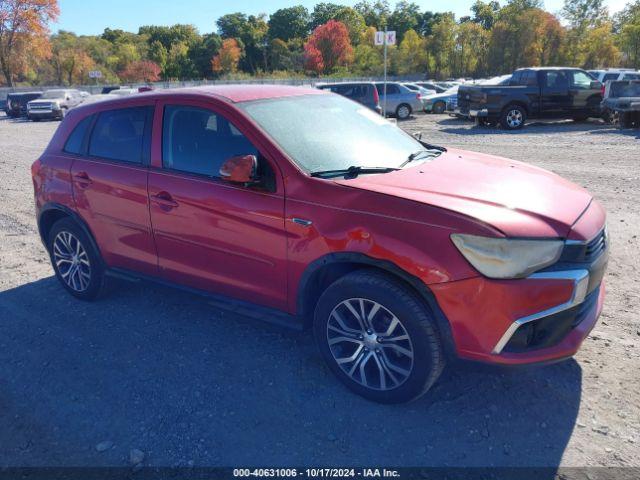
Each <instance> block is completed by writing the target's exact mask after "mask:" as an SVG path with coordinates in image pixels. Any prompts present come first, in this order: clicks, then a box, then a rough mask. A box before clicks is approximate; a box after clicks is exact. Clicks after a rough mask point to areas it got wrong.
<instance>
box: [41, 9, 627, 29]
mask: <svg viewBox="0 0 640 480" xmlns="http://www.w3.org/2000/svg"><path fill="white" fill-rule="evenodd" d="M320 1H323V0H288V1H287V0H267V1H251V0H234V1H228V0H226V1H219V0H109V1H104V0H99V1H98V0H59V4H60V17H59V18H58V22H57V23H55V24H52V25H51V29H52V31H54V32H55V31H57V30H70V31H73V32H75V33H77V34H79V35H97V34H100V33H102V31H103V30H104V29H105V28H107V27H109V28H111V29H122V30H126V31H130V32H137V31H138V28H139V27H140V26H142V25H173V24H176V23H187V24H193V25H195V26H196V27H197V28H198V30H200V33H209V32H213V31H215V21H216V20H217V19H218V18H219V17H221V16H222V15H224V14H227V13H233V12H243V13H246V14H248V15H251V14H259V13H267V14H269V13H273V12H274V11H276V10H278V9H279V8H285V7H290V6H293V5H300V4H302V5H304V6H306V7H307V8H308V9H309V11H311V10H313V6H314V5H315V4H316V3H319V2H320ZM324 1H333V3H339V4H341V5H351V6H353V5H354V4H356V3H358V0H324ZM414 1H415V3H417V4H418V5H420V7H421V9H422V10H431V11H434V12H438V11H453V12H454V13H455V14H456V17H461V16H465V15H469V13H470V11H469V9H470V7H471V5H472V4H473V0H447V1H446V2H433V1H431V0H429V1H425V0H414ZM389 3H390V4H391V5H394V4H395V0H391V1H390V2H389ZM502 3H504V0H503V1H502ZM605 3H606V4H607V6H608V7H609V10H610V11H611V12H617V11H619V10H622V9H623V8H624V7H625V5H626V4H627V3H628V2H627V0H605ZM562 4H563V0H545V8H546V9H547V10H549V11H550V12H553V13H556V12H558V11H560V9H561V8H562Z"/></svg>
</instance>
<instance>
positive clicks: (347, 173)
mask: <svg viewBox="0 0 640 480" xmlns="http://www.w3.org/2000/svg"><path fill="white" fill-rule="evenodd" d="M395 170H400V169H399V168H397V167H360V166H356V165H351V166H350V167H348V168H340V169H338V170H318V171H316V172H311V173H310V174H309V175H311V176H312V177H340V176H343V175H344V178H346V179H349V178H356V177H357V176H358V175H360V174H367V173H389V172H393V171H395Z"/></svg>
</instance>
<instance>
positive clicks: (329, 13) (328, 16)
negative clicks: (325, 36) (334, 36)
mask: <svg viewBox="0 0 640 480" xmlns="http://www.w3.org/2000/svg"><path fill="white" fill-rule="evenodd" d="M343 8H345V7H344V5H338V4H337V3H329V2H320V3H317V4H316V6H315V7H313V12H311V23H310V29H311V30H315V28H316V27H318V26H320V25H323V24H325V23H327V22H328V21H329V20H335V19H336V15H338V12H339V11H340V10H342V9H343Z"/></svg>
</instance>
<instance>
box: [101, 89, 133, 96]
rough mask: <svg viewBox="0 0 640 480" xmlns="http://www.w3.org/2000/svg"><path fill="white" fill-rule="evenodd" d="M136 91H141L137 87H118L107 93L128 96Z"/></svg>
mask: <svg viewBox="0 0 640 480" xmlns="http://www.w3.org/2000/svg"><path fill="white" fill-rule="evenodd" d="M136 93H140V91H139V90H138V89H137V88H117V89H115V90H111V91H110V92H109V93H108V94H107V95H116V96H119V97H126V96H128V95H135V94H136Z"/></svg>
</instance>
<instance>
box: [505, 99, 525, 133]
mask: <svg viewBox="0 0 640 480" xmlns="http://www.w3.org/2000/svg"><path fill="white" fill-rule="evenodd" d="M526 120H527V112H526V110H525V109H524V108H523V107H521V106H520V105H509V106H508V107H507V108H505V109H504V111H503V112H502V116H501V118H500V125H502V127H503V128H505V129H506V130H519V129H521V128H522V127H524V122H525V121H526Z"/></svg>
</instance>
